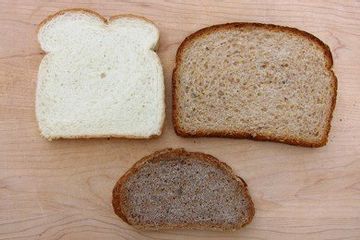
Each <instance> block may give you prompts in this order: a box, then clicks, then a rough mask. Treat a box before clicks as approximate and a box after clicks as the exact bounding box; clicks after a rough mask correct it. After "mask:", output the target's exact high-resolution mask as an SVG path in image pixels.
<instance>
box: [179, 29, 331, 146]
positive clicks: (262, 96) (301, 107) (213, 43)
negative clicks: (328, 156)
mask: <svg viewBox="0 0 360 240" xmlns="http://www.w3.org/2000/svg"><path fill="white" fill-rule="evenodd" d="M332 65H333V60H332V56H331V52H330V49H329V47H328V46H327V45H325V44H324V43H323V42H321V41H320V40H319V39H318V38H316V37H314V36H313V35H311V34H309V33H306V32H303V31H300V30H298V29H295V28H289V27H282V26H275V25H269V24H258V23H229V24H223V25H217V26H212V27H208V28H205V29H202V30H199V31H198V32H196V33H194V34H192V35H190V36H189V37H187V38H186V39H185V40H184V41H183V43H182V44H181V46H180V47H179V49H178V52H177V56H176V67H175V69H174V73H173V122H174V127H175V130H176V133H177V134H178V135H180V136H185V137H204V136H209V137H235V138H253V139H257V140H271V141H278V142H284V143H288V144H293V145H301V146H308V147H320V146H323V145H325V144H326V142H327V138H328V133H329V130H330V121H331V118H332V113H333V110H334V107H335V101H336V90H337V79H336V77H335V75H334V73H333V71H332Z"/></svg>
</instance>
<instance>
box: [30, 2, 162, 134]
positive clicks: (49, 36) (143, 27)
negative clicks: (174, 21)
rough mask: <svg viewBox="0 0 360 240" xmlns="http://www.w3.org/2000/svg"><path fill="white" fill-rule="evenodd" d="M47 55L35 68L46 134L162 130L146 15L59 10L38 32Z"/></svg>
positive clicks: (157, 71)
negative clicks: (113, 14)
mask: <svg viewBox="0 0 360 240" xmlns="http://www.w3.org/2000/svg"><path fill="white" fill-rule="evenodd" d="M38 40H39V42H40V45H41V48H42V49H43V50H44V51H45V52H46V53H47V54H46V55H45V57H44V58H43V60H42V62H41V64H40V67H39V73H38V82H37V91H36V117H37V120H38V123H39V128H40V130H41V134H42V135H43V136H44V137H46V138H47V139H49V140H51V139H57V138H83V137H84V138H90V137H124V138H149V137H152V136H158V135H160V134H161V130H162V125H163V122H164V117H165V101H164V95H165V93H164V91H165V90H164V80H163V71H162V67H161V63H160V60H159V58H158V56H157V54H156V53H155V52H154V50H155V49H156V47H157V43H158V40H159V31H158V29H157V28H156V26H155V25H154V24H153V23H152V22H150V21H149V20H147V19H145V18H142V17H137V16H133V15H119V16H114V17H111V18H110V19H109V20H107V19H105V18H103V17H102V16H101V15H99V14H97V13H96V12H93V11H90V10H84V9H69V10H63V11H60V12H58V13H56V14H55V15H52V16H49V17H48V18H47V19H45V20H44V21H43V22H42V23H41V25H40V28H39V31H38Z"/></svg>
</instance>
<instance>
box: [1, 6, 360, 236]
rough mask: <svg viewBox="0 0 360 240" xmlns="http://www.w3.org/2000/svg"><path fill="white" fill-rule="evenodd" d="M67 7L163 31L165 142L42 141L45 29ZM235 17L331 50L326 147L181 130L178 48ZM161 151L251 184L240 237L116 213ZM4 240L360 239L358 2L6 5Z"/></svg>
mask: <svg viewBox="0 0 360 240" xmlns="http://www.w3.org/2000/svg"><path fill="white" fill-rule="evenodd" d="M69 7H84V8H91V9H93V10H96V11H98V12H99V13H101V14H103V15H104V16H106V17H109V16H111V15H115V14H120V13H134V14H139V15H143V16H145V17H148V18H149V19H151V20H153V21H154V22H155V23H156V24H157V25H158V27H159V29H160V32H161V40H160V49H159V55H160V58H161V60H162V63H163V66H164V73H165V81H166V94H167V96H166V103H167V106H168V108H167V119H166V126H165V129H164V133H163V135H162V136H161V137H160V138H159V139H156V140H121V139H111V140H107V139H97V140H59V141H54V142H48V141H46V140H44V139H42V138H41V137H40V135H39V132H38V129H37V124H36V121H35V115H34V97H35V85H36V74H37V68H38V65H39V63H40V60H41V58H42V57H43V54H42V53H41V50H40V48H39V45H38V43H37V40H36V28H37V24H38V23H39V22H40V21H41V20H42V19H43V18H45V17H46V16H47V15H49V14H51V13H54V12H55V11H57V10H60V9H63V8H69ZM233 21H252V22H264V23H274V24H281V25H288V26H292V27H297V28H300V29H303V30H305V31H308V32H310V33H313V34H314V35H316V36H318V37H319V38H320V39H322V40H323V41H324V42H326V43H327V44H328V45H329V46H330V47H331V50H332V53H333V55H334V61H335V65H334V69H335V73H336V75H337V76H338V79H339V89H338V100H337V104H336V109H335V114H334V119H333V121H332V129H331V132H330V141H329V143H328V145H327V146H326V147H323V148H318V149H310V148H302V147H295V146H288V145H284V144H278V143H269V142H255V141H250V140H236V139H220V138H219V139H216V138H211V139H210V138H203V139H191V138H190V139H184V138H180V137H177V136H176V135H175V133H174V130H173V126H172V123H171V121H170V104H171V91H170V90H171V81H170V80H171V72H172V69H173V67H174V57H175V52H176V49H177V47H178V46H179V44H180V42H181V41H182V40H183V39H184V37H185V36H187V35H188V34H190V33H192V32H193V31H195V30H197V29H200V28H202V27H206V26H209V25H213V24H218V23H225V22H233ZM164 147H185V148H186V149H188V150H195V151H203V152H207V153H210V154H213V155H214V156H216V157H218V158H219V159H221V160H223V161H225V162H227V163H228V164H229V165H230V166H232V167H233V168H234V170H235V171H236V172H237V173H238V174H239V175H241V176H242V177H243V178H244V179H245V180H246V181H247V183H248V184H249V188H250V192H251V194H252V197H253V199H254V202H255V206H256V215H255V218H254V220H253V222H252V224H251V225H249V226H247V227H246V228H244V229H242V230H240V231H237V232H233V233H217V232H206V231H166V232H143V231H137V230H135V229H133V228H132V227H130V226H128V225H126V224H124V223H123V222H122V221H121V220H120V219H119V218H117V216H115V215H114V214H113V210H112V207H111V191H112V188H113V185H114V183H115V182H116V180H117V179H118V178H119V176H120V175H122V174H123V173H124V171H125V170H127V169H128V168H129V167H130V166H131V165H132V164H133V163H134V162H135V161H137V160H139V159H140V158H141V157H143V156H145V155H147V154H150V153H152V152H153V151H155V150H159V149H161V148H164ZM0 239H19V240H20V239H123V240H134V239H140V240H144V239H162V240H165V239H198V240H200V239H201V240H205V239H227V240H230V239H248V240H250V239H251V240H254V239H257V240H260V239H295V240H296V239H301V240H304V239H328V240H329V239H332V240H335V239H347V240H350V239H352V240H358V239H360V2H359V1H317V0H311V1H291V0H284V1H276V2H275V1H272V0H269V1H252V0H249V1H235V0H226V1H205V0H203V1H196V0H187V1H180V0H178V1H169V0H160V1H142V0H136V1H130V0H125V1H115V0H109V1H95V0H82V1H71V0H59V1H54V0H53V1H50V0H48V1H40V0H39V1H35V0H33V1H30V0H22V1H20V0H19V1H15V0H0Z"/></svg>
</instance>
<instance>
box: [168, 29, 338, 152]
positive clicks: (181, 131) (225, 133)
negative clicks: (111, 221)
mask: <svg viewBox="0 0 360 240" xmlns="http://www.w3.org/2000/svg"><path fill="white" fill-rule="evenodd" d="M246 27H260V28H265V29H268V30H270V31H280V32H288V33H292V34H296V35H298V36H300V37H303V38H306V39H308V40H309V41H312V42H313V43H315V44H316V45H317V46H319V47H320V48H321V49H322V51H323V53H324V56H325V57H326V60H327V65H326V68H327V69H328V70H329V72H331V75H332V80H333V82H334V89H333V90H334V96H333V98H332V103H331V109H330V115H329V117H328V119H327V126H326V130H325V131H326V132H325V134H324V137H323V138H322V139H321V140H320V141H318V142H308V141H303V140H300V139H296V138H290V137H288V138H285V139H284V138H278V137H273V136H269V135H261V134H258V135H256V136H253V135H252V134H250V133H247V132H241V131H211V132H210V131H205V130H204V131H201V130H200V131H196V132H194V133H189V132H187V131H186V130H185V129H182V128H181V127H180V124H179V119H178V96H177V86H178V84H179V83H178V79H179V71H178V70H179V68H178V66H179V65H180V62H181V60H182V57H183V53H184V51H185V50H186V48H187V46H188V45H189V44H190V43H191V42H192V41H194V40H196V39H198V38H201V37H202V36H204V35H207V34H209V33H212V32H216V31H217V30H219V29H237V28H246ZM332 66H333V58H332V54H331V51H330V48H329V46H328V45H326V44H325V43H324V42H322V41H321V40H320V39H318V38H317V37H315V36H314V35H312V34H310V33H308V32H305V31H302V30H299V29H297V28H291V27H285V26H278V25H273V24H263V23H247V22H234V23H225V24H220V25H214V26H210V27H206V28H203V29H200V30H198V31H196V32H195V33H192V34H191V35H189V36H188V37H186V38H185V40H184V41H183V42H182V43H181V45H180V47H179V48H178V50H177V53H176V62H175V68H174V70H173V75H172V120H173V125H174V129H175V132H176V134H177V135H178V136H182V137H229V138H247V139H254V140H260V141H274V142H282V143H286V144H290V145H298V146H303V147H322V146H324V145H326V143H327V141H328V135H329V132H330V128H331V120H332V117H333V112H334V109H335V104H336V95H337V78H336V76H335V74H334V71H333V70H332Z"/></svg>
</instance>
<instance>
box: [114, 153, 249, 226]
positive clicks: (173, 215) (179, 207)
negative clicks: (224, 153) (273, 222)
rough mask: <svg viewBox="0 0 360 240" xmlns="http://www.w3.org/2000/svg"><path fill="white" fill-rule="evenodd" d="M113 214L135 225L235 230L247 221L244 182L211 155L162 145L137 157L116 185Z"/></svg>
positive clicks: (246, 196) (246, 193)
mask: <svg viewBox="0 0 360 240" xmlns="http://www.w3.org/2000/svg"><path fill="white" fill-rule="evenodd" d="M112 204H113V207H114V211H115V213H116V214H117V215H118V216H119V217H120V218H122V219H123V220H124V221H125V222H127V223H128V224H130V225H133V226H134V227H136V228H141V229H149V230H158V229H175V228H186V229H209V230H235V229H238V228H241V227H243V226H244V225H246V224H249V223H250V222H251V220H252V218H253V216H254V213H255V209H254V204H253V202H252V200H251V197H250V195H249V193H248V190H247V185H246V183H245V182H244V180H242V179H241V178H240V177H238V176H236V175H235V174H234V172H233V171H232V169H231V168H230V167H229V166H228V165H227V164H225V163H223V162H220V161H219V160H218V159H216V158H215V157H213V156H211V155H208V154H204V153H198V152H186V151H185V150H184V149H164V150H162V151H158V152H155V153H153V154H151V155H149V156H147V157H144V158H143V159H141V160H140V161H138V162H137V163H136V164H135V165H134V166H133V167H132V168H130V169H129V170H128V171H127V172H126V173H125V174H124V175H123V176H122V177H121V178H120V179H119V181H118V182H117V183H116V185H115V187H114V190H113V200H112Z"/></svg>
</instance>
